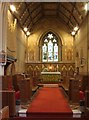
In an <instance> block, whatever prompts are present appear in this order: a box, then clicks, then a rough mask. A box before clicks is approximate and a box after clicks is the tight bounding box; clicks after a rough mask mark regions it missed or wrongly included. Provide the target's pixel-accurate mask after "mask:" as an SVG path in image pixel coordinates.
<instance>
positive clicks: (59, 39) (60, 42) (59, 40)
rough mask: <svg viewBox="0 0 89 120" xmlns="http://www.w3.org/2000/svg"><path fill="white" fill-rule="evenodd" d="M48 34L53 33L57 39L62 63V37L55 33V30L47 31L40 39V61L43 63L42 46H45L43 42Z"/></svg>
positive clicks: (59, 58) (59, 59) (59, 57)
mask: <svg viewBox="0 0 89 120" xmlns="http://www.w3.org/2000/svg"><path fill="white" fill-rule="evenodd" d="M48 33H52V34H53V35H55V36H56V38H57V43H58V62H60V61H62V40H61V38H60V36H59V35H58V34H57V33H56V32H54V31H53V30H47V31H46V32H44V33H43V34H42V35H41V37H40V40H39V60H40V61H42V44H43V40H44V38H45V36H46V35H47V34H48Z"/></svg>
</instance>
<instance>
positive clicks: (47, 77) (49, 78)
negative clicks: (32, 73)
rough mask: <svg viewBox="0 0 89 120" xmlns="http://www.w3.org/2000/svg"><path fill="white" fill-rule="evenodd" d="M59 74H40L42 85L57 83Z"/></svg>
mask: <svg viewBox="0 0 89 120" xmlns="http://www.w3.org/2000/svg"><path fill="white" fill-rule="evenodd" d="M60 74H61V73H60V72H41V78H42V82H43V83H58V82H59V81H60Z"/></svg>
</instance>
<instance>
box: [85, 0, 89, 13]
mask: <svg viewBox="0 0 89 120" xmlns="http://www.w3.org/2000/svg"><path fill="white" fill-rule="evenodd" d="M84 9H85V10H86V11H88V10H89V2H87V3H86V4H85V7H84Z"/></svg>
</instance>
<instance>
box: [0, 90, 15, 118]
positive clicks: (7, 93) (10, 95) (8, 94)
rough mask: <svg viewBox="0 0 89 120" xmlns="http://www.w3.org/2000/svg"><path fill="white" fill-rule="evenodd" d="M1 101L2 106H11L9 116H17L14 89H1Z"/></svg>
mask: <svg viewBox="0 0 89 120" xmlns="http://www.w3.org/2000/svg"><path fill="white" fill-rule="evenodd" d="M0 97H1V99H0V103H2V108H3V107H5V106H9V116H15V114H16V112H15V91H13V90H0Z"/></svg>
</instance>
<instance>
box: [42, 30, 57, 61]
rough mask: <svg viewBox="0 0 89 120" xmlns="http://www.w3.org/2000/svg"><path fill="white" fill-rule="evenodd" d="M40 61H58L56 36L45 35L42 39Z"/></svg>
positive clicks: (51, 34)
mask: <svg viewBox="0 0 89 120" xmlns="http://www.w3.org/2000/svg"><path fill="white" fill-rule="evenodd" d="M42 61H43V62H55V61H56V62H57V61H58V40H57V37H56V35H55V34H53V33H51V32H50V33H47V34H46V35H45V36H44V38H43V45H42Z"/></svg>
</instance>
